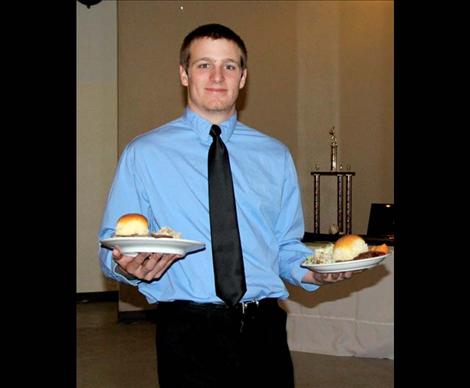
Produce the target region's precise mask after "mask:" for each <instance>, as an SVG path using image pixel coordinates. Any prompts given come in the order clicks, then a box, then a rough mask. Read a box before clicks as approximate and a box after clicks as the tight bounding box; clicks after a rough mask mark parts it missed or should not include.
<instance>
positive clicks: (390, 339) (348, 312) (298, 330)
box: [283, 253, 395, 359]
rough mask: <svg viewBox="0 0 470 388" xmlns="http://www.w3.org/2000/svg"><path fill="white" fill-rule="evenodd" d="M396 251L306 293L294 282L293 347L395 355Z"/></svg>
mask: <svg viewBox="0 0 470 388" xmlns="http://www.w3.org/2000/svg"><path fill="white" fill-rule="evenodd" d="M394 259H395V257H394V254H393V253H392V255H391V256H390V257H388V258H387V259H385V261H383V262H382V263H381V264H380V265H379V266H377V267H374V268H371V269H368V270H364V271H362V272H360V273H358V274H355V275H354V276H353V278H351V279H349V280H345V281H342V282H340V283H337V284H329V285H327V286H323V287H320V289H318V290H317V291H315V292H311V293H310V292H306V291H304V290H302V289H300V288H298V287H289V292H290V297H289V299H288V300H287V301H285V302H284V303H283V306H284V307H285V309H286V310H287V311H288V314H289V315H288V321H287V332H288V339H289V346H290V349H291V350H295V351H302V352H310V353H320V354H329V355H337V356H358V357H373V358H389V359H393V358H394V347H393V345H394V331H393V329H394V322H393V319H394V309H393V304H394V295H393V292H394V280H393V279H394V277H393V269H394Z"/></svg>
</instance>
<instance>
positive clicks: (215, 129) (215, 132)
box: [209, 124, 220, 137]
mask: <svg viewBox="0 0 470 388" xmlns="http://www.w3.org/2000/svg"><path fill="white" fill-rule="evenodd" d="M209 133H210V135H211V136H212V137H217V136H219V135H220V127H219V126H218V125H215V124H214V125H212V127H211V130H210V132H209Z"/></svg>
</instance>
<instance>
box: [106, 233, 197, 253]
mask: <svg viewBox="0 0 470 388" xmlns="http://www.w3.org/2000/svg"><path fill="white" fill-rule="evenodd" d="M101 244H103V245H104V246H105V247H107V248H110V249H113V248H114V247H115V246H118V247H119V249H120V250H121V252H122V253H124V254H126V255H136V254H137V253H138V252H158V253H174V254H178V255H185V254H187V253H190V252H194V251H198V250H200V249H203V248H205V246H206V244H204V243H203V242H200V241H192V240H183V239H177V238H167V237H162V238H155V237H111V238H107V239H104V240H101Z"/></svg>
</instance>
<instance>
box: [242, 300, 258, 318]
mask: <svg viewBox="0 0 470 388" xmlns="http://www.w3.org/2000/svg"><path fill="white" fill-rule="evenodd" d="M241 304H242V314H243V315H245V314H246V312H247V311H248V308H249V306H253V305H255V306H256V308H258V306H259V300H249V301H247V302H241Z"/></svg>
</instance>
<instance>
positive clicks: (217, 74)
mask: <svg viewBox="0 0 470 388" xmlns="http://www.w3.org/2000/svg"><path fill="white" fill-rule="evenodd" d="M211 78H212V80H213V81H214V82H222V81H223V80H224V72H223V68H222V66H214V69H213V71H212V74H211Z"/></svg>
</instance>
